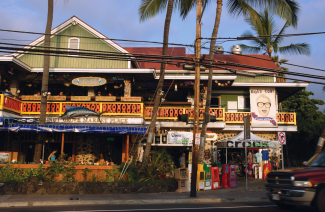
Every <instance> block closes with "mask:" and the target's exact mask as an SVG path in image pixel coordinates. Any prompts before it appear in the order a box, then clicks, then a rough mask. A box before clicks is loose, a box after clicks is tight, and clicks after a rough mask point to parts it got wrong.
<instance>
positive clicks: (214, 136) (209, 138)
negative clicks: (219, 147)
mask: <svg viewBox="0 0 325 212" xmlns="http://www.w3.org/2000/svg"><path fill="white" fill-rule="evenodd" d="M217 138H218V136H217V133H207V134H206V139H205V140H206V141H216V140H217Z"/></svg>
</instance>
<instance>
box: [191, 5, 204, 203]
mask: <svg viewBox="0 0 325 212" xmlns="http://www.w3.org/2000/svg"><path fill="white" fill-rule="evenodd" d="M201 13H202V0H197V4H196V39H195V84H194V128H193V151H192V154H193V156H192V158H193V159H192V176H191V193H190V197H196V181H197V180H196V178H197V164H198V161H197V159H198V148H197V146H198V145H196V144H195V143H196V142H195V137H196V134H197V133H199V126H200V125H199V100H200V58H201V39H200V38H201V23H200V18H201Z"/></svg>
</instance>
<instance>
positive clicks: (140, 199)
mask: <svg viewBox="0 0 325 212" xmlns="http://www.w3.org/2000/svg"><path fill="white" fill-rule="evenodd" d="M264 185H265V181H261V180H255V181H254V180H249V189H248V192H247V193H246V189H245V179H239V180H238V187H236V188H229V189H223V188H222V189H218V190H208V191H199V192H197V197H196V198H192V197H190V194H189V193H175V192H170V193H148V194H91V195H89V194H88V195H0V207H20V206H53V205H93V204H96V205H100V204H174V203H220V202H245V201H266V200H267V197H266V194H265V192H264Z"/></svg>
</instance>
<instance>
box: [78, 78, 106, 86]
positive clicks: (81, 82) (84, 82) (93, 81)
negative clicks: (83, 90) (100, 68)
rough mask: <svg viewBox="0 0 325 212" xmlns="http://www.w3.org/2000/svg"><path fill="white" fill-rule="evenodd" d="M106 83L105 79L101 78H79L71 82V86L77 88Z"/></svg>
mask: <svg viewBox="0 0 325 212" xmlns="http://www.w3.org/2000/svg"><path fill="white" fill-rule="evenodd" d="M106 83H107V81H106V79H104V78H101V77H79V78H75V79H73V80H72V84H74V85H77V86H100V85H105V84H106Z"/></svg>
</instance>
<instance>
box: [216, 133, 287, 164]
mask: <svg viewBox="0 0 325 212" xmlns="http://www.w3.org/2000/svg"><path fill="white" fill-rule="evenodd" d="M245 143H246V145H247V162H248V163H251V164H252V165H254V164H256V165H259V166H260V167H263V166H264V164H265V163H270V164H271V166H272V168H273V169H277V164H281V163H280V161H281V160H282V159H281V154H280V152H281V146H280V145H279V144H278V141H270V140H265V139H262V138H260V137H257V136H256V135H254V134H253V133H251V135H250V139H246V140H244V133H243V132H240V133H239V134H238V135H237V136H235V137H233V138H229V139H225V140H221V141H218V142H214V143H213V156H214V157H213V160H214V162H217V161H220V162H221V163H222V164H230V165H238V164H244V163H245Z"/></svg>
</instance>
